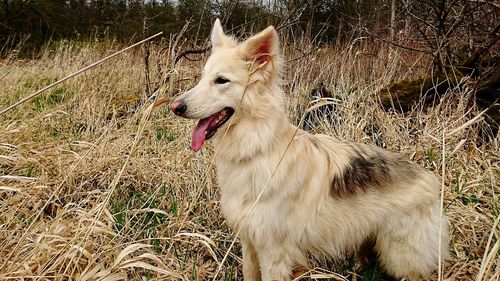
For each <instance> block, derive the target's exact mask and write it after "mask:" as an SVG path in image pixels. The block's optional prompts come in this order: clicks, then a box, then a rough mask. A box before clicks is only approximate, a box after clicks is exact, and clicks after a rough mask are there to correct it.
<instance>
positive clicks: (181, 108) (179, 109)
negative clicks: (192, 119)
mask: <svg viewBox="0 0 500 281" xmlns="http://www.w3.org/2000/svg"><path fill="white" fill-rule="evenodd" d="M170 108H171V109H172V111H173V112H174V113H175V114H176V115H179V116H183V115H184V113H186V109H187V106H186V104H185V103H184V102H183V101H182V100H176V101H174V102H173V103H171V104H170Z"/></svg>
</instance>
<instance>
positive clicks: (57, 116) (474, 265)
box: [0, 39, 500, 280]
mask: <svg viewBox="0 0 500 281" xmlns="http://www.w3.org/2000/svg"><path fill="white" fill-rule="evenodd" d="M158 48H159V46H153V45H152V46H151V51H152V52H155V51H157V50H158ZM284 48H285V50H284V55H285V61H288V63H287V64H286V65H285V73H284V75H283V78H284V83H283V86H284V89H285V93H286V96H287V100H288V103H287V107H288V109H289V115H290V118H291V120H293V122H295V123H296V124H297V123H298V122H299V120H300V117H301V116H302V115H303V113H304V112H305V110H306V108H307V106H308V103H309V101H310V99H311V97H310V93H311V90H312V89H313V88H315V87H316V86H317V85H318V84H319V83H322V84H323V85H324V86H325V87H326V89H328V90H329V91H330V92H332V93H333V95H334V97H335V98H336V99H338V100H340V102H339V104H338V105H337V106H335V111H334V112H333V114H334V116H335V118H333V119H328V120H323V119H321V120H315V122H314V126H313V131H316V132H322V133H329V134H335V135H337V136H339V137H341V138H345V139H349V140H354V141H359V142H365V143H379V144H380V143H383V144H385V145H386V146H387V147H388V148H389V149H391V150H395V151H399V152H401V153H403V154H405V155H407V156H408V157H409V158H411V159H413V160H414V161H416V162H418V163H419V164H421V165H422V166H425V167H426V168H428V169H431V170H433V171H434V172H435V173H436V175H438V176H439V177H440V178H442V179H443V186H444V190H443V209H444V211H445V212H446V213H447V214H448V216H449V217H450V222H451V232H452V233H451V237H452V241H451V243H450V252H451V256H452V257H453V259H452V260H451V261H449V262H448V263H446V264H444V265H443V270H442V275H443V278H442V279H443V280H498V278H499V272H500V264H499V259H498V250H499V243H498V241H499V237H498V236H499V231H498V230H499V226H498V219H497V218H498V216H499V213H500V208H499V204H498V181H499V178H500V169H499V165H500V152H499V151H500V149H499V140H498V137H497V138H496V139H494V140H493V141H492V142H490V143H487V144H482V145H481V142H480V140H479V139H478V137H477V135H478V134H477V131H478V130H479V128H480V126H485V123H484V122H483V120H482V117H481V116H480V115H479V113H480V112H478V111H477V109H475V108H470V105H469V97H470V95H471V94H472V85H470V82H469V81H468V80H467V79H464V80H463V81H460V83H459V86H458V87H456V88H455V89H452V90H450V92H449V94H448V95H446V96H445V97H444V98H442V99H440V100H436V101H435V106H434V107H430V108H424V107H423V106H422V105H417V106H416V108H415V110H413V111H412V112H410V113H406V114H396V113H393V112H385V111H383V110H381V109H380V107H379V106H378V102H377V95H376V92H377V90H378V89H379V88H380V87H381V86H383V85H384V84H386V83H389V82H391V81H395V80H398V79H405V78H414V77H419V76H422V75H424V74H425V71H426V67H427V65H426V58H424V57H418V56H416V55H414V54H408V53H401V52H396V51H395V50H390V49H389V48H384V47H379V46H375V45H374V44H373V43H371V42H365V41H364V39H359V40H353V42H352V44H349V45H347V46H333V47H328V46H326V47H325V46H323V47H321V48H319V47H317V46H308V45H302V44H300V42H296V43H289V44H285V46H284ZM116 49H119V48H118V46H115V45H113V44H112V43H110V42H102V43H99V44H96V43H81V42H67V43H65V44H59V45H58V46H57V47H55V48H47V49H46V50H45V51H44V53H43V54H42V55H41V57H40V59H37V60H9V61H1V62H0V108H5V107H7V106H9V105H11V104H13V103H14V102H15V101H17V100H19V99H20V98H22V97H24V96H26V95H27V94H29V93H32V92H35V91H36V90H38V89H40V88H42V87H43V86H45V85H48V84H50V83H52V82H54V81H56V80H58V79H60V78H62V77H64V76H66V75H67V74H68V73H72V72H74V71H76V70H78V69H80V68H82V67H83V66H85V65H88V64H89V62H93V61H97V60H98V59H99V58H101V57H103V56H105V55H106V54H110V53H112V50H116ZM169 54H171V52H165V55H163V56H161V57H160V60H161V61H163V62H164V63H165V64H166V62H168V61H169V60H170V58H169V56H170V55H169ZM142 61H143V57H142V56H141V54H140V53H139V52H137V51H132V52H130V53H125V54H124V55H123V57H122V58H121V59H119V60H113V61H110V62H109V63H107V64H105V65H102V66H100V67H98V68H94V69H91V70H89V71H88V72H86V73H84V74H82V76H80V77H79V78H78V79H75V80H70V81H66V82H65V83H64V84H61V85H59V86H57V87H56V88H53V89H51V90H50V91H48V92H47V93H45V94H43V95H41V96H39V97H37V98H35V99H33V100H32V101H30V102H27V103H25V104H23V105H22V106H19V107H16V108H15V109H13V110H12V111H10V112H8V113H7V114H5V115H3V116H1V117H0V132H1V133H0V198H1V199H2V200H1V202H0V279H19V278H20V277H25V278H31V279H43V280H46V279H57V280H59V279H78V280H96V279H110V280H118V279H130V280H132V279H133V280H137V279H144V278H145V279H147V280H150V279H158V280H184V279H186V280H193V279H196V280H208V279H211V278H213V276H214V274H215V272H216V269H217V267H218V266H219V265H220V264H221V262H222V259H223V257H224V254H225V253H226V252H227V250H228V248H229V247H230V244H231V241H232V240H233V238H234V234H233V233H232V232H231V231H230V230H229V229H228V228H227V226H226V225H225V223H224V220H223V218H222V217H221V214H220V210H219V203H218V191H217V187H216V181H215V173H214V168H213V165H211V161H212V159H213V154H214V149H213V148H212V147H210V145H209V146H208V147H207V148H206V149H203V150H202V151H201V152H200V153H197V154H194V153H192V152H191V151H190V149H189V143H190V136H191V131H192V127H193V126H194V124H193V122H192V121H189V120H184V119H180V118H175V117H174V116H173V115H172V114H170V112H169V111H168V110H167V108H164V109H161V110H159V111H157V112H154V113H152V114H150V115H149V119H148V121H146V120H145V119H142V121H141V118H142V116H143V112H144V110H148V109H147V108H146V107H147V106H148V105H149V104H144V103H143V98H142V97H143V96H144V94H143V92H142V91H143V89H144V82H145V77H144V71H143V65H142ZM202 63H203V61H202V60H201V61H194V62H191V61H188V60H183V61H182V62H181V63H178V64H177V65H176V67H175V69H169V70H164V71H166V72H168V73H169V75H171V76H170V79H169V80H166V81H167V82H166V84H164V85H162V87H161V89H162V92H163V95H164V96H172V95H174V94H175V93H178V92H182V91H184V90H186V89H189V88H190V87H192V86H193V85H194V84H195V83H196V79H197V75H198V74H199V71H200V69H201V66H202ZM152 64H154V62H153V61H152ZM153 74H154V73H153ZM475 116H476V118H475ZM477 116H479V117H477ZM367 128H377V131H378V132H377V139H375V138H374V136H373V134H371V133H370V132H369V131H370V130H367ZM444 155H446V157H444ZM495 221H497V222H495ZM239 256H240V252H239V248H238V246H237V244H236V246H235V247H234V248H233V249H232V250H231V251H229V255H228V257H227V259H226V260H225V262H224V263H223V264H222V266H221V273H220V274H219V275H218V276H219V277H218V278H220V279H223V280H241V278H242V277H241V272H240V269H241V264H240V258H239ZM317 265H318V267H317V268H316V269H315V270H314V271H313V272H312V273H310V276H312V277H316V278H320V277H325V276H329V277H330V278H337V279H339V278H340V279H342V278H343V277H342V276H344V277H347V276H348V275H352V276H354V277H353V278H354V279H355V278H358V279H359V277H355V276H357V274H358V273H359V274H361V273H360V271H359V269H358V268H357V267H356V266H354V265H351V266H348V267H326V265H325V264H317ZM356 272H357V273H356ZM431 279H432V280H437V279H438V275H437V273H436V274H435V275H434V276H433V277H432V278H431Z"/></svg>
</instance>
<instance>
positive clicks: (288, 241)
mask: <svg viewBox="0 0 500 281" xmlns="http://www.w3.org/2000/svg"><path fill="white" fill-rule="evenodd" d="M210 39H211V43H212V51H211V55H210V56H209V58H208V60H207V62H206V64H205V66H204V68H203V71H202V75H201V79H200V81H199V83H198V84H197V85H196V86H195V87H194V88H192V89H190V90H189V91H187V92H185V93H183V94H182V95H180V96H179V97H178V98H176V99H175V100H174V101H173V102H172V103H171V104H170V107H171V109H172V111H173V112H174V113H175V114H176V115H178V116H181V117H185V118H191V119H200V120H199V122H198V124H197V125H196V127H195V128H194V130H193V133H192V143H191V148H192V150H193V151H195V152H196V151H198V150H200V149H201V148H202V146H203V144H204V143H205V141H206V140H208V139H210V138H212V139H213V144H214V146H215V148H216V149H217V153H216V155H215V158H216V159H215V160H216V170H217V181H218V185H219V186H220V192H221V199H220V200H221V210H222V213H223V215H224V218H225V219H226V221H227V223H228V225H229V226H230V227H231V228H232V229H233V230H234V231H239V233H240V240H241V244H242V252H243V277H244V280H246V281H251V280H264V281H268V280H291V278H292V276H293V272H294V270H297V269H309V268H310V259H311V258H320V259H324V258H328V259H342V258H343V257H345V256H346V255H349V254H351V253H355V252H356V251H358V250H359V249H360V248H361V247H362V245H365V244H366V243H365V242H366V241H369V240H370V239H372V240H373V248H374V251H375V252H376V253H377V255H378V259H379V262H380V264H381V266H382V268H383V269H384V270H385V272H386V273H387V274H388V275H390V276H392V277H394V278H406V279H408V280H419V279H421V278H425V277H427V276H429V275H431V274H432V272H433V271H435V270H436V269H437V267H438V262H439V261H438V260H439V258H440V257H443V258H444V257H446V255H447V243H448V222H447V218H446V217H445V216H444V215H443V216H441V213H440V209H441V208H440V195H439V194H440V184H439V181H438V180H437V178H436V177H435V176H434V175H433V174H432V173H431V172H430V171H427V170H425V169H424V168H422V167H420V166H418V165H417V164H415V163H413V162H411V161H409V160H407V159H405V158H404V157H403V156H402V155H399V154H397V153H393V152H389V151H387V150H385V149H382V148H378V147H375V146H369V145H365V144H360V143H354V142H349V141H344V140H340V139H337V138H335V137H332V136H328V135H321V134H318V135H313V134H310V133H308V132H305V131H303V130H300V129H297V127H295V126H294V125H292V124H291V123H290V122H289V121H288V119H287V114H286V112H285V105H284V93H283V90H282V89H281V87H280V83H281V79H280V78H281V77H280V70H281V68H282V58H281V56H280V46H279V38H278V34H277V32H276V30H275V29H274V28H273V27H272V26H270V27H268V28H266V29H265V30H263V31H261V32H260V33H258V34H256V35H254V36H252V37H250V38H249V39H247V40H246V41H243V42H241V43H239V42H238V41H236V40H235V39H234V38H232V37H231V36H228V35H226V34H225V33H224V31H223V29H222V26H221V23H220V21H219V20H216V21H215V24H214V26H213V29H212V33H211V35H210ZM439 239H441V241H439ZM439 245H441V251H439ZM439 252H441V255H439Z"/></svg>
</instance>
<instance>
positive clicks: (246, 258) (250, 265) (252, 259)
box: [241, 239, 261, 281]
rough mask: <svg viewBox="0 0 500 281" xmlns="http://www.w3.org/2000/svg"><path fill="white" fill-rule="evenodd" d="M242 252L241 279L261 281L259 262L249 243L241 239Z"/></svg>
mask: <svg viewBox="0 0 500 281" xmlns="http://www.w3.org/2000/svg"><path fill="white" fill-rule="evenodd" d="M241 248H242V251H243V279H244V280H245V281H261V275H260V267H259V260H258V258H257V253H256V252H255V249H254V247H253V245H252V244H251V243H250V241H246V240H244V239H242V241H241Z"/></svg>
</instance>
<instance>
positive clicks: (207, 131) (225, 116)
mask: <svg viewBox="0 0 500 281" xmlns="http://www.w3.org/2000/svg"><path fill="white" fill-rule="evenodd" d="M233 113H234V109H232V108H230V107H226V108H224V109H223V110H221V111H219V112H216V113H214V114H212V115H211V116H209V117H207V118H205V119H201V120H200V121H199V122H198V124H197V125H196V127H195V128H194V130H193V139H192V141H191V149H192V150H193V151H194V152H197V151H198V150H200V149H201V147H202V146H203V144H204V143H205V140H208V139H210V138H211V137H213V136H214V135H215V132H217V129H218V128H219V127H221V126H222V125H224V123H226V122H227V120H229V118H231V116H232V115H233Z"/></svg>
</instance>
